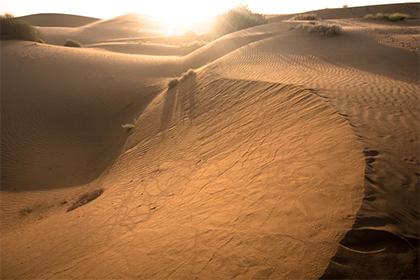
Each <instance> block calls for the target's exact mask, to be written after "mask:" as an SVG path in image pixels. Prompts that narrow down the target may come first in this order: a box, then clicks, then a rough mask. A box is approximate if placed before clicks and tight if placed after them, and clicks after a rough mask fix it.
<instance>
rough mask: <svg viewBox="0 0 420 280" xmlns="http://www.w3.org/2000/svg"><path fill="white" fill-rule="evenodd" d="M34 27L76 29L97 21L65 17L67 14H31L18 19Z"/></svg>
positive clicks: (89, 18) (73, 16) (83, 17)
mask: <svg viewBox="0 0 420 280" xmlns="http://www.w3.org/2000/svg"><path fill="white" fill-rule="evenodd" d="M19 19H22V20H24V21H26V22H27V23H29V24H31V25H35V26H55V27H78V26H82V25H86V24H89V23H92V22H95V21H97V20H99V19H97V18H93V17H85V16H77V15H67V14H48V13H46V14H33V15H27V16H22V17H19Z"/></svg>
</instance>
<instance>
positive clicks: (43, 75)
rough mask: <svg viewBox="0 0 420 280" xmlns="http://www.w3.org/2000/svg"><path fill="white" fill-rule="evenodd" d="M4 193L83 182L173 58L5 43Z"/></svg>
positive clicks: (103, 161) (100, 165) (172, 66)
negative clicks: (142, 56)
mask: <svg viewBox="0 0 420 280" xmlns="http://www.w3.org/2000/svg"><path fill="white" fill-rule="evenodd" d="M1 54H2V56H1V59H2V64H1V67H2V84H1V91H2V153H1V156H2V187H3V188H6V189H14V190H29V189H42V188H51V187H64V186H72V185H77V184H82V183H86V182H89V181H91V180H92V179H93V178H95V177H97V176H98V175H99V174H100V173H101V172H102V171H103V170H104V169H105V167H106V166H108V165H109V164H110V162H111V161H112V160H113V159H115V157H116V156H117V155H118V153H119V151H120V149H121V146H122V145H123V143H124V141H125V138H126V136H127V132H126V130H125V129H123V128H122V127H121V125H122V124H124V123H132V122H133V119H134V118H135V117H136V116H137V114H138V113H139V110H140V111H141V110H142V108H144V107H145V106H146V105H147V103H148V102H149V101H150V100H151V98H153V97H154V95H155V94H156V93H157V92H158V90H159V86H158V84H157V83H158V80H156V79H158V78H159V76H156V75H155V74H157V73H159V75H162V76H165V75H169V74H170V73H171V72H176V71H178V70H176V67H177V66H176V63H172V62H171V61H170V59H165V58H162V59H157V58H155V59H153V58H149V59H147V58H141V57H138V58H131V59H130V58H127V57H125V56H121V55H116V54H115V55H114V54H112V53H101V52H95V51H89V50H77V49H70V48H64V47H54V46H46V45H33V43H16V42H8V43H3V45H2V53H1Z"/></svg>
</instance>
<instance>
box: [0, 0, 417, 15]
mask: <svg viewBox="0 0 420 280" xmlns="http://www.w3.org/2000/svg"><path fill="white" fill-rule="evenodd" d="M395 2H401V1H389V0H368V1H360V0H324V1H311V0H243V1H241V0H0V13H5V12H10V13H12V14H14V15H16V16H21V15H27V14H34V13H68V14H78V15H86V16H94V17H99V18H109V17H113V16H117V15H121V14H125V13H141V14H149V15H157V16H167V15H170V14H174V13H177V12H179V11H182V13H184V14H185V13H186V12H188V13H189V15H191V14H195V15H196V16H197V17H202V16H210V15H214V14H218V13H220V12H222V11H223V10H225V9H228V8H230V7H232V6H235V5H238V4H240V3H243V4H246V5H248V6H249V7H250V8H251V9H253V10H254V11H257V12H261V13H267V14H270V13H273V14H274V13H292V12H302V11H308V10H313V9H323V8H335V7H342V6H343V5H348V6H349V7H351V6H363V5H374V4H384V3H395ZM403 2H418V1H410V0H406V1H403Z"/></svg>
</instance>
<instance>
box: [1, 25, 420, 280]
mask: <svg viewBox="0 0 420 280" xmlns="http://www.w3.org/2000/svg"><path fill="white" fill-rule="evenodd" d="M288 24H289V23H272V24H267V25H263V26H259V27H255V28H251V29H247V30H243V31H240V32H236V33H233V34H229V35H227V36H224V37H222V38H220V39H218V40H216V41H214V42H212V43H210V44H208V45H206V46H204V47H202V48H199V49H197V50H195V51H193V52H191V53H189V54H188V55H185V56H184V57H182V56H177V57H173V56H144V55H130V54H117V53H112V52H108V51H102V50H98V49H86V48H83V49H69V48H64V47H58V46H47V45H44V44H32V43H19V42H8V43H2V54H1V55H2V57H1V58H2V73H6V74H5V75H2V88H1V89H2V90H1V92H2V153H1V154H2V176H3V178H2V183H3V182H6V183H7V184H6V185H2V192H1V196H2V197H1V200H0V202H1V203H0V210H1V246H2V250H1V254H2V258H1V277H2V278H6V279H8V278H11V279H13V278H41V279H44V278H65V279H68V278H77V279H86V278H97V279H98V278H101V279H103V278H114V279H115V278H124V279H130V278H137V279H197V278H199V279H210V278H211V279H232V278H241V279H312V278H320V277H321V278H327V279H329V278H356V279H363V278H392V279H401V278H418V274H419V272H418V268H417V266H416V265H417V263H418V256H419V252H418V248H419V242H418V240H419V223H418V220H419V212H418V205H419V201H418V198H419V193H418V184H417V181H418V176H419V174H418V157H419V154H420V151H419V146H420V145H419V138H418V132H417V127H418V124H419V119H420V111H419V106H418V105H419V102H420V100H419V97H418V92H420V88H419V85H418V83H419V81H418V77H419V69H418V54H417V53H416V52H412V51H409V50H407V49H406V48H393V47H390V46H386V45H383V44H382V43H381V42H378V39H377V37H375V36H372V33H370V32H367V31H366V29H363V28H360V26H359V25H358V23H357V24H353V23H352V21H346V24H345V34H343V35H342V36H339V37H334V38H322V37H319V36H317V35H314V34H307V33H304V32H300V31H291V30H289V29H288ZM56 31H57V32H58V33H57V34H59V33H60V31H59V30H56ZM105 34H106V33H105V32H104V33H103V34H102V35H100V36H103V35H105ZM118 36H120V35H118ZM118 36H117V37H118ZM110 39H112V38H110ZM124 40H125V39H124ZM119 42H120V44H121V42H123V41H119ZM154 43H156V44H159V41H155V42H154ZM3 62H5V63H3ZM189 68H199V69H197V70H196V72H195V74H194V73H193V74H190V75H185V76H184V77H183V78H182V79H179V83H178V84H177V85H176V86H174V87H172V88H170V89H167V88H166V86H165V85H166V83H167V82H168V80H169V78H170V77H173V76H176V75H180V74H181V73H182V72H184V71H186V70H187V69H189ZM37 69H43V71H39V70H38V71H37ZM69 73H71V75H69ZM18 74H19V75H18ZM22 79H24V80H25V81H29V82H27V83H25V84H23V83H21V82H20V81H21V80H22ZM136 116H137V119H136V121H135V122H133V121H131V120H132V119H133V118H134V117H136ZM128 122H132V123H133V124H134V128H132V129H131V130H127V129H123V128H122V127H121V124H124V123H128ZM81 124H82V125H81ZM32 127H35V129H32ZM127 137H128V138H127ZM28 139H30V141H28ZM116 157H117V158H116ZM23 167H25V168H23ZM92 167H94V168H92ZM13 190H19V192H16V191H13ZM90 199H94V200H93V201H91V202H90V203H88V204H85V205H82V204H83V203H84V201H85V202H86V201H87V200H90ZM79 206H81V207H79ZM68 209H72V211H67V210H68ZM34 256H36V257H34Z"/></svg>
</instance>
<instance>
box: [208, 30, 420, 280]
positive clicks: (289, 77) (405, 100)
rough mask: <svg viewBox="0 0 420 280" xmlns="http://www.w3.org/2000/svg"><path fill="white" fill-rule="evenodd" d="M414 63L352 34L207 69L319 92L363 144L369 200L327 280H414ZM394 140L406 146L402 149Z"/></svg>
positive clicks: (242, 55) (273, 47) (242, 53)
mask: <svg viewBox="0 0 420 280" xmlns="http://www.w3.org/2000/svg"><path fill="white" fill-rule="evenodd" d="M353 36H354V37H353ZM352 37H353V39H351V38H352ZM355 38H357V40H355ZM362 46H363V47H362ZM350 50H351V51H350ZM383 57H387V58H390V59H386V60H384V59H382V58H383ZM416 57H417V56H416V54H415V53H411V52H407V51H403V50H400V49H396V48H390V47H387V46H383V45H379V44H378V43H376V42H375V41H374V40H373V39H370V38H368V37H366V36H364V35H362V34H357V33H350V34H348V35H346V36H341V37H337V38H334V39H329V40H325V39H324V38H321V37H313V36H310V35H308V34H298V33H294V34H288V35H287V36H286V35H280V36H277V37H276V38H272V39H269V40H265V41H261V42H258V43H256V44H254V45H251V46H249V47H246V48H242V49H239V50H237V51H236V52H233V53H232V54H230V55H228V56H226V57H224V58H223V60H222V61H220V62H219V63H215V64H214V65H212V66H211V67H212V68H213V69H214V70H215V71H217V72H220V75H223V76H228V77H231V78H235V79H255V80H264V81H276V82H283V83H284V82H288V83H292V84H298V85H301V86H304V87H309V88H317V89H321V94H322V96H324V97H326V98H327V99H328V100H329V102H330V103H331V104H332V105H333V106H334V108H336V109H337V110H338V111H339V112H340V114H341V115H342V116H343V118H345V119H346V120H347V121H348V122H349V123H350V125H351V126H352V127H353V130H354V131H355V133H356V134H357V135H358V137H359V138H360V141H361V143H362V144H363V146H364V149H365V156H366V170H365V188H366V197H365V199H364V201H363V205H362V208H361V209H360V211H359V214H358V218H357V220H356V223H355V225H354V230H352V231H350V232H349V233H348V235H347V236H346V238H345V239H344V240H343V241H342V245H343V246H341V247H340V249H339V251H338V253H337V256H336V257H335V258H334V259H333V261H332V262H331V264H330V267H329V269H328V270H327V271H326V274H325V277H326V278H335V277H344V278H348V277H354V278H369V277H373V276H374V277H379V278H388V277H390V278H412V277H413V276H415V275H417V274H418V270H417V268H416V264H417V263H418V245H417V244H418V239H419V235H418V232H419V224H418V212H416V210H414V209H417V208H418V205H419V199H418V198H419V195H418V187H416V182H417V178H418V173H417V171H416V162H418V155H419V145H418V132H417V127H418V122H419V117H420V110H419V107H418V104H419V101H420V100H419V97H418V96H417V92H419V91H420V88H419V86H418V77H419V72H418V71H419V70H418V64H417V60H416ZM239 69H240V70H239ZM397 139H401V140H402V139H405V141H404V145H400V144H397V143H398V140H397ZM401 143H402V142H401ZM373 240H376V241H375V242H371V241H373ZM395 240H399V241H398V242H397V243H396V242H395ZM396 244H399V245H396ZM369 246H374V247H375V248H374V249H372V248H370V247H369ZM396 247H398V248H400V249H401V250H394V249H395V248H396ZM344 264H345V265H344ZM367 267H377V268H378V269H377V270H374V271H372V270H369V269H367Z"/></svg>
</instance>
